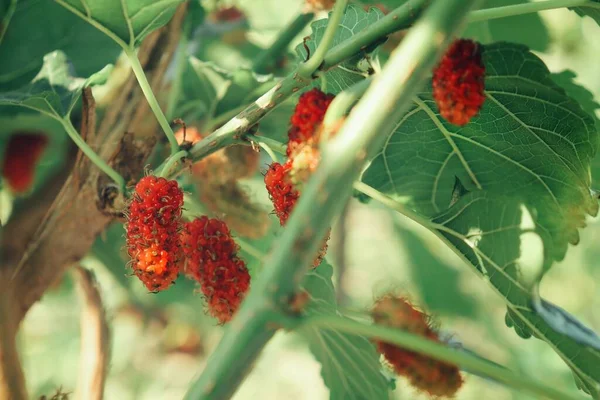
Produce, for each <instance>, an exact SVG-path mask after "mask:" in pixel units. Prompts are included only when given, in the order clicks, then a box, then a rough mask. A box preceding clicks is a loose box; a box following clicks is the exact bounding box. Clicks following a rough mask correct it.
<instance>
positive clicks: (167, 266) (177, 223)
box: [126, 175, 183, 292]
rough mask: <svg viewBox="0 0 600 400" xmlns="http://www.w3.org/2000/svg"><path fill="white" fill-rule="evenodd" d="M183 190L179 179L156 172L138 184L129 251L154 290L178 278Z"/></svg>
mask: <svg viewBox="0 0 600 400" xmlns="http://www.w3.org/2000/svg"><path fill="white" fill-rule="evenodd" d="M182 206H183V192H182V191H181V189H180V188H179V186H178V184H177V182H176V181H168V180H166V179H164V178H158V177H156V176H153V175H149V176H146V177H144V178H142V179H141V180H140V181H139V182H138V184H137V185H136V186H135V191H134V194H133V198H132V201H131V203H130V205H129V212H128V221H127V226H126V230H127V234H126V237H127V252H128V254H129V257H131V266H132V268H133V272H134V274H135V275H136V276H137V277H138V278H139V279H140V280H141V281H142V282H143V283H144V285H145V286H146V287H147V288H148V290H150V291H151V292H158V291H160V290H163V289H166V288H167V287H169V285H171V283H172V282H173V281H174V280H175V279H176V278H177V275H178V273H179V268H180V267H179V263H180V261H181V245H180V243H179V232H180V230H181V208H182Z"/></svg>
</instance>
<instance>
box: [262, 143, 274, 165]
mask: <svg viewBox="0 0 600 400" xmlns="http://www.w3.org/2000/svg"><path fill="white" fill-rule="evenodd" d="M258 145H259V146H260V147H262V149H263V150H264V151H265V152H266V153H267V154H268V155H269V157H271V160H272V161H273V162H279V159H278V158H277V154H275V152H274V151H273V149H272V148H271V146H269V145H268V144H266V143H264V142H258Z"/></svg>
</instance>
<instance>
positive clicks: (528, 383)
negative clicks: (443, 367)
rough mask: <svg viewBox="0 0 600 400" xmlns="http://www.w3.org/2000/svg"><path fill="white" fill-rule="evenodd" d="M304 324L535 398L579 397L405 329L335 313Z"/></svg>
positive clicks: (559, 399) (310, 318)
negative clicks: (375, 342) (396, 349)
mask: <svg viewBox="0 0 600 400" xmlns="http://www.w3.org/2000/svg"><path fill="white" fill-rule="evenodd" d="M303 327H306V328H319V329H325V330H335V331H342V332H346V333H350V334H354V335H360V336H365V337H368V338H372V339H380V340H383V341H385V342H388V343H393V344H395V345H398V346H400V347H402V348H405V349H407V350H412V351H414V352H418V353H421V354H424V355H427V356H429V357H432V358H435V359H437V360H440V361H444V362H447V363H451V364H455V365H458V366H459V367H461V368H464V369H465V370H468V371H472V372H473V373H477V374H478V375H479V374H480V375H482V376H487V377H489V378H492V379H494V380H496V381H499V382H502V383H504V384H506V385H508V386H510V387H513V388H515V389H520V390H523V391H524V392H528V393H530V394H532V395H534V396H536V397H537V396H541V397H544V398H549V399H556V400H562V399H572V400H576V399H578V398H579V397H577V396H574V395H572V394H570V393H565V392H562V391H560V390H557V389H554V388H551V387H548V386H546V385H544V384H542V383H540V382H537V381H535V380H533V379H531V378H529V377H526V376H523V375H520V374H516V373H514V372H512V371H511V370H509V369H507V368H504V367H501V366H498V365H495V363H493V362H491V361H487V360H485V359H481V358H478V357H475V356H472V355H470V354H468V353H466V352H464V351H459V350H454V349H451V348H449V347H448V346H445V345H443V344H440V343H436V342H433V341H431V340H428V339H426V338H423V337H420V336H418V335H414V334H412V333H409V332H405V331H402V330H398V329H394V328H390V327H386V326H380V325H374V324H371V325H368V324H365V323H362V322H358V321H354V320H352V319H348V318H345V317H339V316H333V315H327V316H314V317H309V318H307V319H305V320H304V321H303V323H302V324H301V325H300V326H299V327H298V328H297V329H302V328H303Z"/></svg>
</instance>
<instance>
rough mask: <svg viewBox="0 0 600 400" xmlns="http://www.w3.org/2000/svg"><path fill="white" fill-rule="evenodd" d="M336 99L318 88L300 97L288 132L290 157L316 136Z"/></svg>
mask: <svg viewBox="0 0 600 400" xmlns="http://www.w3.org/2000/svg"><path fill="white" fill-rule="evenodd" d="M334 97H335V96H334V95H332V94H325V93H323V92H321V91H320V90H319V89H316V88H315V89H311V90H309V91H308V92H304V93H303V94H302V95H301V96H300V98H299V99H298V104H296V108H295V109H294V114H293V115H292V118H291V119H290V123H291V127H290V130H289V132H288V146H287V151H286V152H287V155H288V157H293V155H294V153H295V151H296V149H297V148H298V147H301V145H302V144H304V143H306V142H307V141H309V140H310V139H311V138H313V137H314V136H315V134H316V133H317V131H318V128H319V126H320V125H321V123H322V122H323V118H325V113H326V112H327V108H328V107H329V105H330V104H331V102H332V101H333V99H334Z"/></svg>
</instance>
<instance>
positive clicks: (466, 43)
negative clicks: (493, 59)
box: [433, 39, 485, 125]
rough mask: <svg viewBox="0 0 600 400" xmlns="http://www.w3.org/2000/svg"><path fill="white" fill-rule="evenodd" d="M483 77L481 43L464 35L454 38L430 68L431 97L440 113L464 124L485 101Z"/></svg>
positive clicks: (450, 120)
mask: <svg viewBox="0 0 600 400" xmlns="http://www.w3.org/2000/svg"><path fill="white" fill-rule="evenodd" d="M484 81H485V66H484V65H483V61H482V59H481V46H480V45H479V44H478V43H476V42H473V41H472V40H467V39H459V40H456V41H454V43H452V45H451V46H450V48H449V49H448V51H447V52H446V54H445V55H444V56H443V57H442V59H441V61H440V63H439V65H438V66H437V67H436V68H435V70H434V71H433V97H434V99H435V102H436V103H437V106H438V108H439V110H440V114H441V115H442V117H444V118H445V119H446V120H447V121H448V122H450V123H452V124H455V125H465V124H467V123H468V122H469V121H470V120H471V118H473V117H474V116H475V115H477V113H479V110H480V109H481V106H482V105H483V102H484V101H485V94H484V93H483V90H484V85H485V82H484Z"/></svg>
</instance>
